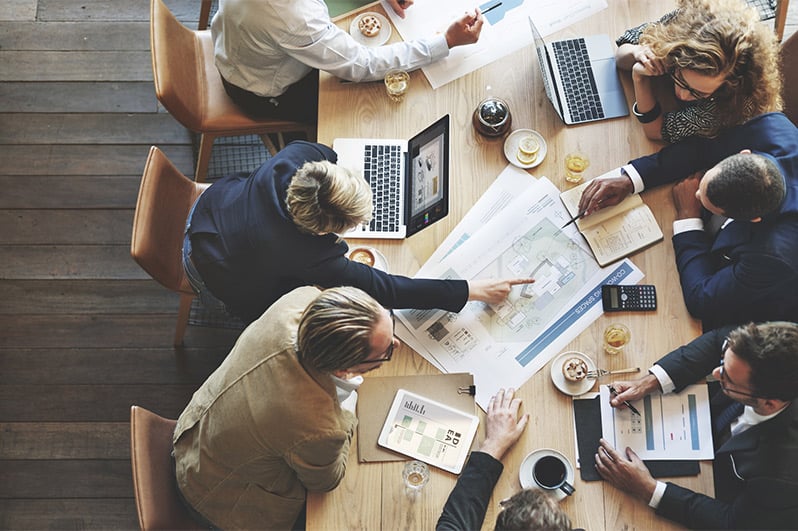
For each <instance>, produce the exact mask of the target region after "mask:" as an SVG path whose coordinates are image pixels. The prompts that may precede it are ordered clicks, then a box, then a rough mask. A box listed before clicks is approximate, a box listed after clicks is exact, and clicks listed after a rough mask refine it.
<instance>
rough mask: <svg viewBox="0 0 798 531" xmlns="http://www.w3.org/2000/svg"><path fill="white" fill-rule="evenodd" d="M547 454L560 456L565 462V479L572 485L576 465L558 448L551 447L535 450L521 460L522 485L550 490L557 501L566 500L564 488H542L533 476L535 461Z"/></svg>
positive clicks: (520, 476)
mask: <svg viewBox="0 0 798 531" xmlns="http://www.w3.org/2000/svg"><path fill="white" fill-rule="evenodd" d="M547 455H553V456H556V457H559V458H560V459H562V460H563V462H564V463H565V481H567V482H568V483H569V484H570V485H571V486H573V484H574V467H573V465H572V464H571V460H570V459H568V458H567V457H565V456H564V455H563V454H562V453H560V452H558V451H557V450H552V449H551V448H541V449H540V450H535V451H534V452H532V453H530V454H529V455H527V456H526V457H524V460H523V461H522V462H521V468H520V469H519V471H518V479H520V480H521V486H522V487H523V488H525V489H528V488H533V489H538V490H542V491H543V492H548V493H549V494H551V495H552V496H554V499H555V500H557V501H560V500H564V499H565V498H566V497H567V496H568V495H567V494H566V493H565V492H563V490H562V489H557V490H548V489H542V488H540V486H539V485H538V484H537V483H535V479H534V478H533V477H532V469H533V468H534V467H535V463H537V462H538V459H540V458H541V457H545V456H547Z"/></svg>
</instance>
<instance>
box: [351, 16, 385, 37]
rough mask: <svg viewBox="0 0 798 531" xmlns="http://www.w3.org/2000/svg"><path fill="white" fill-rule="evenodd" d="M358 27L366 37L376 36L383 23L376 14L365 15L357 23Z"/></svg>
mask: <svg viewBox="0 0 798 531" xmlns="http://www.w3.org/2000/svg"><path fill="white" fill-rule="evenodd" d="M357 27H358V29H359V30H360V33H362V34H363V35H365V36H366V37H376V36H377V34H378V33H379V32H380V30H381V29H382V23H381V22H380V19H378V18H377V17H375V16H374V15H364V16H362V17H361V18H360V21H359V22H358V23H357Z"/></svg>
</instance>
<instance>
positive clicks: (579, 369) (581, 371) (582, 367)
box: [562, 358, 588, 382]
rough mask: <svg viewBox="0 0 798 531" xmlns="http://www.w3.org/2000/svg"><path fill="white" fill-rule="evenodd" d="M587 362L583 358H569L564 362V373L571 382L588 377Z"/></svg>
mask: <svg viewBox="0 0 798 531" xmlns="http://www.w3.org/2000/svg"><path fill="white" fill-rule="evenodd" d="M587 370H588V369H587V363H585V360H583V359H581V358H568V359H567V360H565V363H563V364H562V374H563V376H565V379H566V380H568V381H569V382H581V381H582V380H584V379H585V378H587Z"/></svg>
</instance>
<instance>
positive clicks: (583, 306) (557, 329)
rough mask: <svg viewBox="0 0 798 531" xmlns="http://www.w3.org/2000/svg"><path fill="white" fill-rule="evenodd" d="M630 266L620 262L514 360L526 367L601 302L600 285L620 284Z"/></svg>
mask: <svg viewBox="0 0 798 531" xmlns="http://www.w3.org/2000/svg"><path fill="white" fill-rule="evenodd" d="M632 271H633V270H632V267H631V265H630V264H629V262H621V265H619V266H618V267H617V268H616V269H615V270H614V271H613V272H612V273H610V274H609V275H607V277H606V278H605V279H604V280H603V281H602V282H601V283H600V284H599V285H598V286H596V287H595V289H593V291H591V292H590V293H588V294H587V295H585V296H584V297H583V298H582V300H580V301H579V302H577V303H576V304H574V305H573V306H572V307H571V309H570V310H568V311H567V312H566V313H565V314H563V316H562V317H560V318H559V319H557V321H555V322H554V323H553V324H552V325H551V326H550V327H549V328H547V329H546V330H544V331H543V332H542V333H541V334H540V335H539V336H538V337H537V339H535V341H533V342H532V343H530V344H529V345H528V346H527V347H526V348H525V349H524V350H522V351H521V352H520V353H519V354H518V355H517V356H516V357H515V360H516V361H517V362H518V363H520V364H521V365H522V366H524V367H526V365H527V364H529V362H531V361H532V360H533V359H535V357H536V356H537V355H538V354H540V353H541V352H543V350H544V349H545V348H546V347H548V346H549V345H550V344H551V342H552V341H554V339H555V338H557V337H559V336H560V334H562V333H563V332H565V331H566V330H567V329H568V327H569V326H571V325H573V324H574V323H575V322H576V321H577V320H578V319H579V318H580V317H582V315H583V314H584V313H585V312H586V311H588V310H590V309H591V308H593V307H594V306H596V305H597V304H601V286H602V285H603V284H620V283H621V281H622V280H623V279H625V278H626V277H628V276H629V275H630V274H631V273H632Z"/></svg>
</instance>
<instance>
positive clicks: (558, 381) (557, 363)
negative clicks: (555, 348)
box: [551, 351, 596, 396]
mask: <svg viewBox="0 0 798 531" xmlns="http://www.w3.org/2000/svg"><path fill="white" fill-rule="evenodd" d="M567 358H579V359H582V360H584V361H585V363H587V370H589V371H595V370H596V364H595V363H593V360H591V359H590V358H589V357H587V356H586V355H585V354H582V353H581V352H575V351H568V352H563V353H562V354H560V355H559V356H557V357H556V358H554V361H552V362H551V381H552V382H554V385H556V386H557V389H559V390H560V391H562V392H563V393H565V394H566V395H571V396H579V395H582V394H585V393H587V392H588V391H590V389H591V388H592V387H593V385H594V384H595V383H596V379H595V378H585V379H584V380H582V381H580V382H572V381H570V380H566V379H565V376H563V373H562V366H563V364H564V363H565V360H566V359H567Z"/></svg>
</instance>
